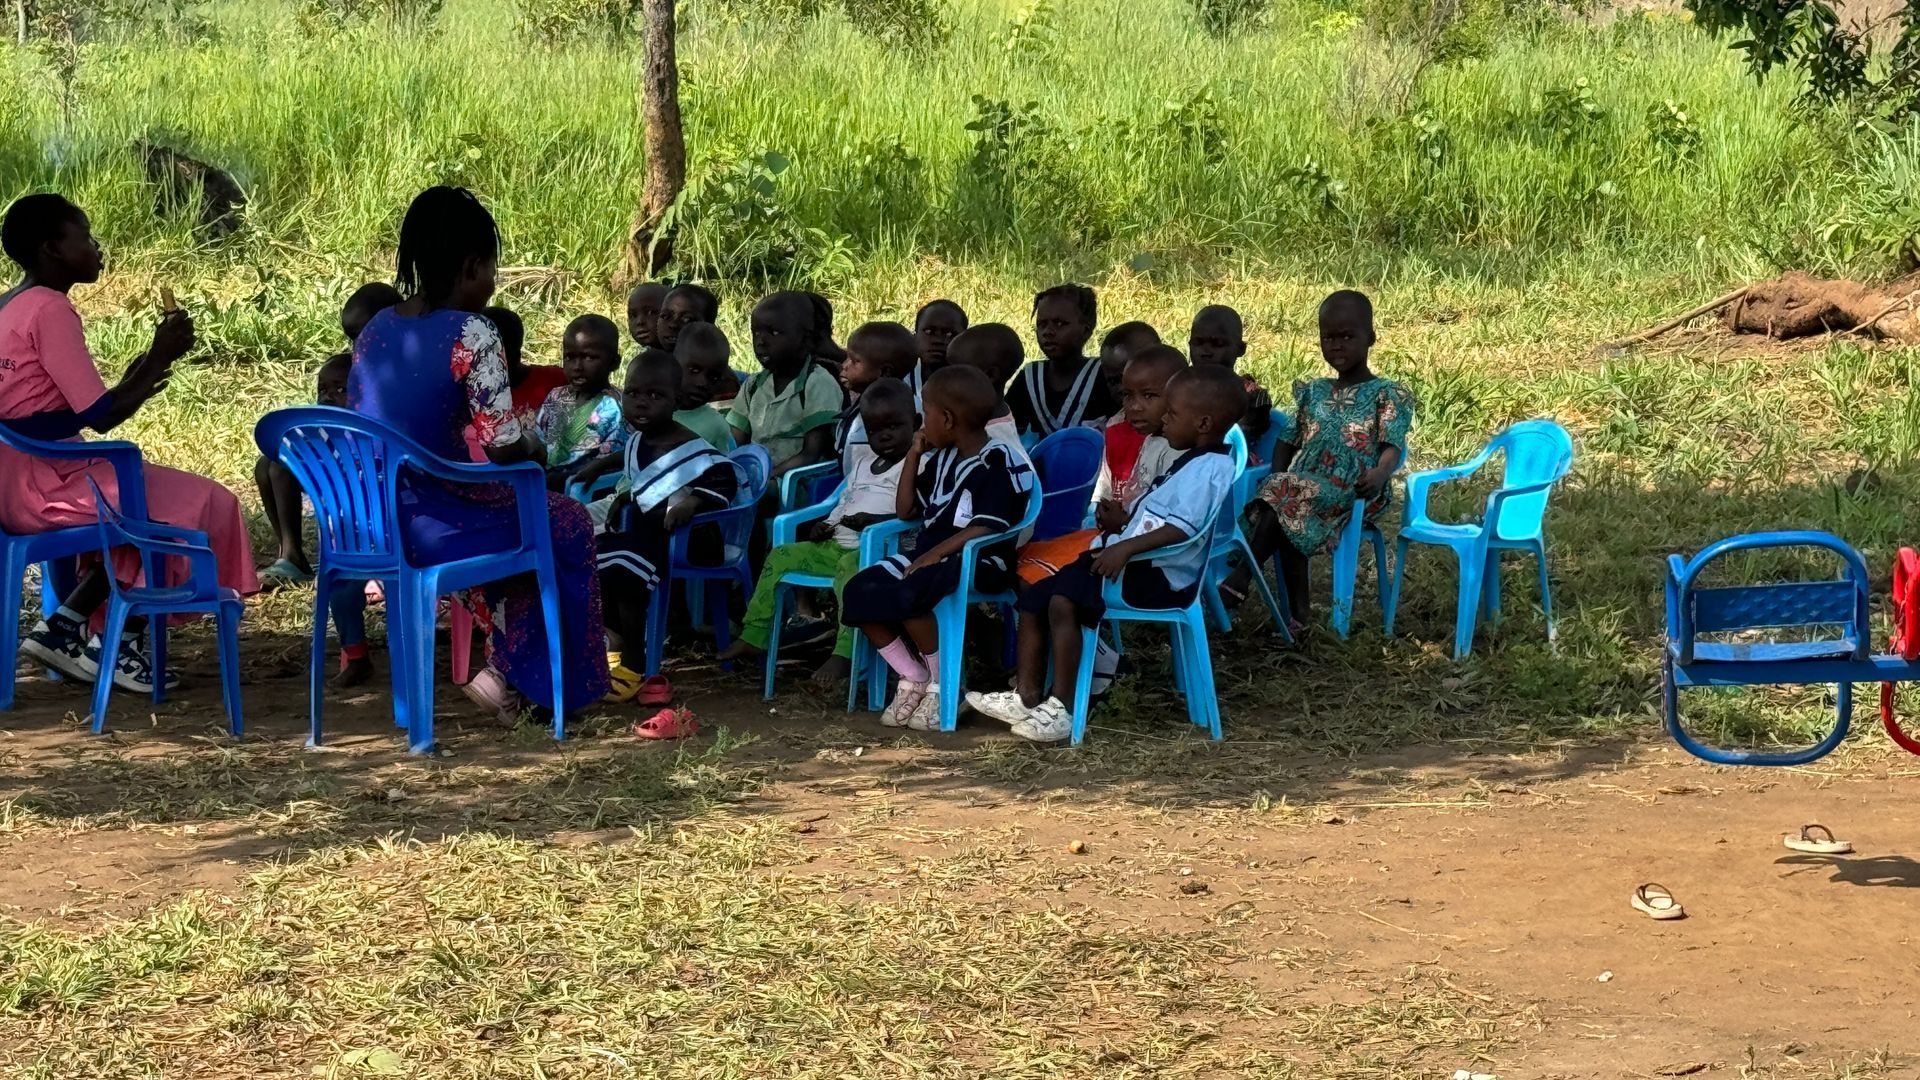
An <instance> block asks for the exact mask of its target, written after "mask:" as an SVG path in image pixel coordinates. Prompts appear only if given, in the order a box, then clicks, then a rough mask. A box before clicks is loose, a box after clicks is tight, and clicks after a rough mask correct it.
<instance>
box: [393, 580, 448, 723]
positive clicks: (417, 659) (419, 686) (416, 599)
mask: <svg viewBox="0 0 1920 1080" xmlns="http://www.w3.org/2000/svg"><path fill="white" fill-rule="evenodd" d="M401 592H402V593H403V594H404V595H405V603H406V608H405V615H406V620H407V629H408V631H410V634H409V636H410V637H411V638H412V641H410V642H409V643H408V646H407V695H408V697H410V698H411V699H412V713H411V715H410V716H409V717H408V721H407V749H408V750H409V751H411V752H413V753H415V754H431V753H433V720H434V715H433V714H434V707H433V637H434V630H435V627H436V625H437V624H438V622H439V614H440V613H439V611H438V608H439V606H440V604H439V600H440V597H439V593H438V590H436V589H435V588H434V587H433V585H432V583H430V582H428V581H426V580H423V579H422V578H420V577H415V578H413V579H412V580H411V581H406V582H403V583H402V585H401Z"/></svg>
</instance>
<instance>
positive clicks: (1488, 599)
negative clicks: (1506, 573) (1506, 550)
mask: <svg viewBox="0 0 1920 1080" xmlns="http://www.w3.org/2000/svg"><path fill="white" fill-rule="evenodd" d="M1481 573H1482V577H1481V580H1480V593H1481V597H1482V600H1481V604H1482V608H1481V618H1482V619H1483V620H1485V621H1486V623H1487V625H1488V626H1498V625H1500V549H1499V548H1491V547H1490V548H1488V549H1487V558H1486V562H1485V564H1484V569H1483V570H1482V571H1481Z"/></svg>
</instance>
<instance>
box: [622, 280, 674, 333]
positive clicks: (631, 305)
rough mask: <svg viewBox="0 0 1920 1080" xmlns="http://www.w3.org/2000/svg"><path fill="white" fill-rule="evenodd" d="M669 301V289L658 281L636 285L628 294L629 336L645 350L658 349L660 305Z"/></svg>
mask: <svg viewBox="0 0 1920 1080" xmlns="http://www.w3.org/2000/svg"><path fill="white" fill-rule="evenodd" d="M666 299H667V287H666V286H665V285H662V284H661V283H659V282H657V281H649V282H646V283H644V284H641V285H635V286H634V287H633V291H632V292H630V293H628V294H627V336H628V337H630V338H632V339H633V340H634V343H635V344H637V345H639V346H640V347H641V348H643V349H651V348H657V347H658V346H659V344H660V343H659V340H658V339H657V338H656V337H655V335H656V334H657V333H658V332H659V330H660V305H661V304H662V303H663V302H665V300H666Z"/></svg>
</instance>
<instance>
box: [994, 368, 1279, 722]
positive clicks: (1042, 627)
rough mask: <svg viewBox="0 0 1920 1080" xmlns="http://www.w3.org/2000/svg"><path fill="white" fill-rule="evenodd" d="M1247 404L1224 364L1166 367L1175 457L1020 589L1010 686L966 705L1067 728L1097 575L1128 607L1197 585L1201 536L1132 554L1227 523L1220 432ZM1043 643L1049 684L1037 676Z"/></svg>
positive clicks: (1203, 557) (1007, 718)
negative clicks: (1061, 560)
mask: <svg viewBox="0 0 1920 1080" xmlns="http://www.w3.org/2000/svg"><path fill="white" fill-rule="evenodd" d="M1246 407H1247V394H1246V390H1245V389H1244V388H1243V387H1242V386H1241V383H1240V380H1239V379H1238V378H1237V377H1236V376H1234V374H1233V373H1232V372H1230V371H1225V370H1222V369H1220V368H1192V369H1189V370H1187V371H1183V372H1181V373H1180V374H1179V375H1177V376H1175V377H1174V379H1173V381H1172V382H1171V383H1169V384H1168V386H1167V411H1166V416H1165V418H1164V420H1163V421H1162V433H1163V434H1164V436H1165V437H1166V440H1167V444H1168V445H1169V446H1171V447H1172V448H1173V449H1175V450H1176V451H1179V452H1180V458H1179V460H1178V461H1175V462H1174V464H1173V467H1172V468H1171V469H1170V470H1168V471H1167V472H1166V473H1165V474H1163V475H1162V476H1160V477H1159V479H1157V480H1155V481H1154V484H1153V486H1152V487H1150V488H1148V489H1147V491H1146V492H1145V493H1143V494H1142V495H1141V496H1140V498H1139V499H1138V500H1137V501H1136V502H1135V503H1134V504H1133V508H1132V510H1131V512H1130V513H1128V514H1127V515H1126V516H1125V517H1124V518H1119V517H1115V516H1112V515H1109V514H1104V513H1103V514H1102V517H1101V533H1102V536H1101V538H1100V539H1099V540H1097V541H1096V542H1095V546H1094V547H1093V549H1092V550H1090V551H1088V552H1086V553H1085V554H1083V555H1081V556H1080V558H1079V559H1077V560H1075V561H1074V563H1073V565H1071V566H1068V567H1067V568H1066V569H1064V570H1062V571H1060V572H1059V573H1057V574H1055V575H1053V576H1052V577H1049V578H1047V579H1045V580H1043V581H1041V582H1039V583H1038V584H1035V585H1030V586H1028V588H1027V589H1026V591H1025V592H1023V593H1021V595H1020V613H1021V615H1020V659H1019V665H1018V668H1017V680H1016V682H1017V685H1018V687H1019V688H1018V689H1017V690H1013V691H1001V692H999V693H970V694H968V695H967V705H968V706H969V707H970V708H972V709H973V710H974V711H975V712H978V713H980V714H982V715H984V716H990V717H992V718H994V719H996V720H1000V721H1003V722H1005V723H1008V724H1011V725H1013V733H1014V734H1015V735H1018V736H1020V737H1021V738H1023V739H1028V740H1030V741H1033V742H1058V741H1059V740H1061V739H1065V738H1068V737H1069V736H1070V735H1072V733H1073V714H1072V711H1071V709H1072V706H1070V705H1069V704H1068V702H1070V701H1072V700H1073V696H1074V684H1075V682H1076V680H1077V679H1078V677H1079V672H1080V646H1081V631H1082V630H1083V629H1085V628H1087V627H1096V628H1097V627H1098V626H1099V625H1100V620H1101V619H1102V618H1104V617H1105V615H1106V611H1107V606H1106V601H1105V599H1104V598H1103V586H1104V584H1105V583H1106V582H1107V581H1116V580H1117V581H1119V582H1120V583H1121V584H1120V594H1121V596H1122V597H1123V598H1124V599H1125V600H1126V602H1127V603H1128V604H1129V605H1131V606H1133V607H1137V608H1150V609H1175V608H1182V607H1185V606H1186V605H1188V604H1190V603H1192V602H1193V598H1194V596H1195V595H1196V594H1197V593H1198V591H1199V584H1200V575H1201V574H1203V573H1205V572H1206V565H1207V554H1208V553H1207V550H1206V545H1204V544H1202V545H1197V546H1195V547H1193V548H1191V549H1189V550H1187V551H1185V552H1182V553H1180V554H1178V555H1173V556H1169V557H1167V558H1165V559H1160V560H1153V559H1147V560H1142V561H1139V562H1135V561H1134V557H1135V556H1137V555H1143V554H1148V553H1150V552H1153V551H1156V550H1158V549H1160V548H1165V547H1170V546H1173V545H1175V544H1179V543H1181V542H1182V541H1184V540H1187V539H1190V538H1192V537H1194V536H1196V535H1198V534H1199V533H1200V531H1201V529H1203V528H1208V529H1213V530H1219V529H1221V528H1223V527H1224V528H1227V529H1231V528H1232V527H1233V522H1232V520H1231V519H1230V518H1229V519H1225V520H1224V521H1223V520H1222V518H1221V517H1220V511H1221V509H1222V508H1223V506H1224V504H1225V502H1226V499H1227V495H1228V493H1229V492H1230V491H1231V490H1232V489H1233V481H1234V472H1235V470H1234V467H1233V458H1232V456H1231V455H1229V454H1228V453H1227V450H1226V445H1225V442H1226V436H1227V432H1228V431H1229V430H1231V429H1232V427H1233V425H1235V424H1237V423H1239V422H1240V417H1241V414H1243V413H1244V412H1246ZM1049 653H1051V657H1052V662H1053V685H1052V687H1051V688H1048V687H1047V686H1045V685H1044V683H1045V677H1046V671H1047V662H1048V657H1049Z"/></svg>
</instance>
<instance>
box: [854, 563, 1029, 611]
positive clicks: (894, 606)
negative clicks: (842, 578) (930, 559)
mask: <svg viewBox="0 0 1920 1080" xmlns="http://www.w3.org/2000/svg"><path fill="white" fill-rule="evenodd" d="M912 561H913V560H911V559H909V558H907V557H906V556H905V555H894V556H891V557H889V558H887V559H886V560H884V561H882V562H879V563H876V564H875V565H873V566H869V567H867V568H866V569H865V570H862V571H860V572H859V573H857V574H855V575H853V577H851V578H849V579H847V586H846V588H845V589H844V590H842V591H841V594H840V621H841V622H842V623H844V624H845V625H847V626H864V625H866V624H868V623H884V624H886V625H889V626H894V625H898V624H900V623H903V622H906V621H907V620H908V619H917V618H920V617H921V616H924V615H931V614H933V609H934V608H935V607H936V606H938V605H939V603H940V601H942V600H945V599H946V598H947V597H949V596H952V595H953V593H954V590H956V589H958V588H959V587H960V559H959V557H958V556H949V557H948V558H945V559H941V560H940V561H939V562H937V563H934V564H933V565H932V566H929V567H925V568H924V569H920V570H915V571H914V572H913V573H911V574H909V573H907V565H908V564H909V563H910V562H912ZM1013 581H1014V577H1013V575H1012V574H1011V573H1009V572H1008V571H1007V570H1006V569H1004V568H1002V567H1000V566H997V565H995V564H993V563H992V562H989V561H987V560H984V559H983V560H981V561H980V562H979V563H978V564H977V565H976V566H975V568H974V572H973V587H974V588H975V589H976V590H978V591H980V592H1000V591H1002V590H1005V589H1009V588H1012V586H1013Z"/></svg>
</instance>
